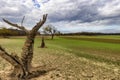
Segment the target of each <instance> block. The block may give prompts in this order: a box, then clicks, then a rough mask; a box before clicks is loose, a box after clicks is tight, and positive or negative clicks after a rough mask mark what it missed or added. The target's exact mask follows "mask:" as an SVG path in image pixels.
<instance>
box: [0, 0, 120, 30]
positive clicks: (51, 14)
mask: <svg viewBox="0 0 120 80" xmlns="http://www.w3.org/2000/svg"><path fill="white" fill-rule="evenodd" d="M46 13H47V14H48V19H47V22H46V24H45V25H47V24H52V25H53V26H55V27H56V28H57V29H58V30H60V31H61V32H86V31H87V32H88V31H89V32H120V0H0V27H3V26H6V27H11V26H9V25H7V24H6V23H4V22H3V21H2V18H6V19H8V20H10V21H12V22H14V23H18V24H20V22H21V20H22V18H23V16H25V20H24V26H26V28H28V29H30V28H32V26H34V25H35V24H36V23H37V22H38V21H39V20H40V18H41V17H42V15H43V14H46Z"/></svg>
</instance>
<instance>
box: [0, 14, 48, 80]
mask: <svg viewBox="0 0 120 80" xmlns="http://www.w3.org/2000/svg"><path fill="white" fill-rule="evenodd" d="M46 19H47V14H45V15H43V19H42V20H40V21H39V22H38V23H37V24H36V25H35V26H34V27H33V28H32V30H30V31H29V30H27V29H25V27H24V26H22V25H21V26H19V25H17V24H14V23H11V22H10V21H8V20H6V19H3V21H4V22H6V23H7V24H9V25H11V26H14V27H17V28H19V29H21V30H23V31H25V32H26V34H27V38H26V41H25V43H24V46H23V48H22V53H21V57H18V56H17V55H13V54H8V53H7V52H6V51H5V49H3V48H2V47H1V46H0V56H1V57H2V58H4V59H5V60H6V61H8V62H9V63H11V65H12V66H14V70H13V72H12V74H11V77H14V78H15V80H27V79H28V78H29V77H30V76H31V67H32V65H31V62H32V58H33V47H34V39H35V36H36V34H37V31H38V30H39V28H40V27H41V26H42V25H43V24H44V23H45V22H46Z"/></svg>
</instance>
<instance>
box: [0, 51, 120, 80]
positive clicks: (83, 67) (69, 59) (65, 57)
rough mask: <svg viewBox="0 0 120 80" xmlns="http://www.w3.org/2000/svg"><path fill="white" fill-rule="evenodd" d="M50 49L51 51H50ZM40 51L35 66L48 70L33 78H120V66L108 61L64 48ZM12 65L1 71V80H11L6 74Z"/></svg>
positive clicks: (39, 79) (106, 79)
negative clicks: (91, 57)
mask: <svg viewBox="0 0 120 80" xmlns="http://www.w3.org/2000/svg"><path fill="white" fill-rule="evenodd" d="M49 51H50V53H49ZM49 51H46V50H45V51H43V50H41V51H38V52H37V53H39V55H40V56H38V54H35V55H34V56H35V57H34V59H33V65H34V67H37V66H41V67H39V68H41V70H48V72H46V73H45V74H43V75H40V76H38V77H36V78H32V79H31V80H120V67H118V66H117V67H116V66H114V65H108V64H106V63H100V62H94V61H90V60H88V59H85V58H81V57H76V56H74V55H73V54H72V53H67V52H65V51H62V50H52V49H50V50H49ZM11 70H12V67H6V68H5V69H4V71H3V70H1V71H0V77H1V80H9V78H7V76H6V74H9V72H11Z"/></svg>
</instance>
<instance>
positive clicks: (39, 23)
mask: <svg viewBox="0 0 120 80" xmlns="http://www.w3.org/2000/svg"><path fill="white" fill-rule="evenodd" d="M46 19H47V14H44V15H43V19H42V20H40V21H39V22H38V23H37V24H36V25H35V26H34V27H33V28H32V30H31V32H32V33H36V32H37V31H38V30H39V28H40V27H42V25H43V24H44V23H45V21H46Z"/></svg>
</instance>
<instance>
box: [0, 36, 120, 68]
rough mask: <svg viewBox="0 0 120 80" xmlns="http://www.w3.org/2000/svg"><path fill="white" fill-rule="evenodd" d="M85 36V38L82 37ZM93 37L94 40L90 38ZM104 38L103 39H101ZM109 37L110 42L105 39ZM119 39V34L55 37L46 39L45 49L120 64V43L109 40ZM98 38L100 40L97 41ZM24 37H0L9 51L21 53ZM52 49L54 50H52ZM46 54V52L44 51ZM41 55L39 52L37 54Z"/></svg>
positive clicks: (2, 43) (37, 42)
mask: <svg viewBox="0 0 120 80" xmlns="http://www.w3.org/2000/svg"><path fill="white" fill-rule="evenodd" d="M83 37H84V38H85V39H84V40H83V39H81V38H83ZM89 38H93V40H91V39H89ZM99 39H100V40H101V39H103V41H99ZM104 39H107V40H108V42H106V41H104ZM111 39H112V40H114V41H115V40H119V39H120V37H119V36H92V37H91V36H74V37H69V38H68V37H67V38H66V37H55V39H54V40H50V39H46V40H45V42H46V46H47V48H45V49H43V50H44V52H49V53H50V54H52V52H53V51H54V50H58V51H59V50H62V51H64V52H69V53H72V54H74V55H76V56H77V57H83V58H86V59H88V60H92V61H95V62H104V63H107V64H113V65H116V66H120V44H119V43H117V44H116V43H114V42H112V43H111V42H109V40H110V41H111ZM97 40H98V41H97ZM24 41H25V39H24V37H13V38H10V39H0V42H1V43H0V45H2V46H3V47H4V48H6V50H7V51H9V52H10V53H11V52H16V53H17V54H19V55H20V53H21V50H22V46H23V44H24ZM40 41H41V39H40V38H36V40H35V51H34V52H35V53H38V52H40V50H41V49H40V50H39V48H37V47H38V46H40ZM50 50H53V51H52V52H51V51H50ZM44 54H45V53H44ZM37 55H39V54H37Z"/></svg>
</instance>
